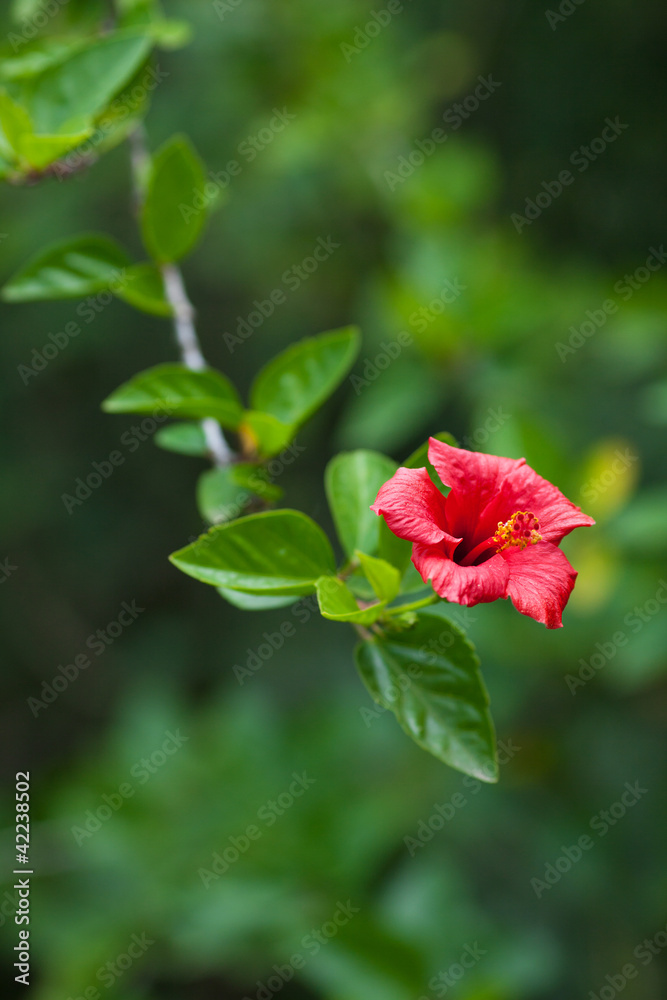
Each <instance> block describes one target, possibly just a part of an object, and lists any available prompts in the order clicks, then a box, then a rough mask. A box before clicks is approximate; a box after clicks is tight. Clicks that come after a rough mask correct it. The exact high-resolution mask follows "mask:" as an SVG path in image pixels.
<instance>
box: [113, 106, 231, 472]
mask: <svg viewBox="0 0 667 1000" xmlns="http://www.w3.org/2000/svg"><path fill="white" fill-rule="evenodd" d="M129 141H130V155H131V163H132V181H133V187H134V202H135V209H136V211H137V212H138V211H139V210H140V208H141V205H142V202H143V186H144V179H145V176H146V173H147V170H148V167H149V165H150V155H149V153H148V148H147V142H146V131H145V129H144V127H143V125H142V124H139V125H138V126H137V127H136V128H134V129H133V130H132V131H131V132H130V135H129ZM160 272H161V274H162V280H163V282H164V293H165V296H166V298H167V301H168V302H169V305H170V306H171V308H172V312H173V315H174V331H175V333H176V341H177V343H178V346H179V349H180V352H181V360H182V362H183V364H184V365H185V367H186V368H189V369H190V370H191V371H193V372H200V371H203V370H204V369H206V368H208V364H207V362H206V358H205V357H204V355H203V354H202V350H201V346H200V344H199V338H198V336H197V330H196V328H195V309H194V306H193V305H192V302H191V301H190V299H189V298H188V293H187V291H186V290H185V284H184V282H183V275H182V274H181V270H180V268H179V267H178V265H177V264H161V265H160ZM202 430H203V431H204V437H205V438H206V446H207V448H208V452H209V455H210V458H211V461H212V462H213V463H214V465H216V466H217V467H218V468H224V467H225V466H227V465H229V464H230V462H231V461H232V458H233V452H232V450H231V448H230V447H229V445H228V444H227V441H226V439H225V436H224V434H223V433H222V428H221V427H220V424H219V423H218V422H217V420H214V419H213V418H212V417H208V418H207V419H206V420H202Z"/></svg>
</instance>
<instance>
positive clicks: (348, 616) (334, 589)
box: [317, 576, 387, 625]
mask: <svg viewBox="0 0 667 1000" xmlns="http://www.w3.org/2000/svg"><path fill="white" fill-rule="evenodd" d="M317 602H318V604H319V606H320V613H321V614H322V615H323V617H324V618H330V619H331V621H335V622H350V623H351V624H354V625H371V624H372V623H373V622H374V621H377V619H378V618H379V616H380V615H381V614H382V612H383V611H384V609H385V608H386V606H387V602H386V601H381V602H380V603H378V604H373V605H371V607H370V608H360V607H359V605H358V604H357V602H356V600H355V597H354V594H353V593H352V591H351V590H349V588H348V587H346V585H345V584H344V583H343V581H342V580H339V579H338V577H336V576H322V577H320V579H319V580H318V581H317Z"/></svg>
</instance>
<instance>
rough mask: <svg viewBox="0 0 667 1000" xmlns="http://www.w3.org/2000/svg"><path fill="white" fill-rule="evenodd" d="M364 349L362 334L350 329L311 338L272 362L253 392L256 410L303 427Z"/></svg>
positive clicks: (251, 399) (258, 377)
mask: <svg viewBox="0 0 667 1000" xmlns="http://www.w3.org/2000/svg"><path fill="white" fill-rule="evenodd" d="M359 345H360V337H359V331H358V330H357V329H356V328H355V327H346V328H344V329H342V330H335V331H333V332H331V333H322V334H320V335H319V336H317V337H309V338H307V339H306V340H301V341H299V342H298V343H297V344H293V345H292V346H291V347H288V348H287V350H286V351H283V353H282V354H279V355H278V356H277V357H275V358H273V360H272V361H269V363H268V365H266V367H265V368H263V369H262V370H261V371H260V373H259V374H258V376H257V378H256V379H255V381H254V383H253V385H252V388H251V390H250V401H251V404H252V407H253V409H256V410H263V411H265V412H266V413H271V414H273V416H274V417H276V418H277V419H278V420H280V421H281V422H282V423H284V424H294V425H295V426H298V425H299V424H302V423H303V422H304V421H305V420H307V419H308V417H309V416H310V415H311V413H313V412H314V411H315V410H316V409H317V408H318V407H319V406H321V405H322V403H323V402H324V400H325V399H327V397H328V396H330V395H331V393H332V392H333V391H334V389H335V388H336V386H337V385H338V384H339V383H340V382H341V381H342V379H343V378H344V377H345V375H346V374H347V372H348V371H349V369H350V367H351V365H352V363H353V362H354V359H355V358H356V356H357V353H358V351H359Z"/></svg>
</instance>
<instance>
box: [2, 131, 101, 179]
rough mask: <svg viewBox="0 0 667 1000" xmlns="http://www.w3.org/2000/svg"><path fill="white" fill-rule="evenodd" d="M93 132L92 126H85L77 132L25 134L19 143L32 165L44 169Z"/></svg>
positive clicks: (20, 150)
mask: <svg viewBox="0 0 667 1000" xmlns="http://www.w3.org/2000/svg"><path fill="white" fill-rule="evenodd" d="M92 133H93V129H92V128H91V127H85V128H83V129H79V130H78V131H76V132H67V133H62V134H58V135H28V134H25V135H24V136H23V137H22V138H21V141H20V143H19V153H20V156H21V157H22V158H23V160H25V161H26V162H27V163H28V164H29V165H30V166H31V167H34V168H35V169H36V170H44V168H45V167H48V165H49V164H50V163H55V161H56V160H59V159H60V158H61V157H62V156H64V155H65V154H66V153H69V152H70V151H71V150H73V149H76V147H77V146H80V145H81V143H82V142H84V141H85V140H86V139H87V138H88V137H89V136H90V135H92Z"/></svg>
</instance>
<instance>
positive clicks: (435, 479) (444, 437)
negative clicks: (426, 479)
mask: <svg viewBox="0 0 667 1000" xmlns="http://www.w3.org/2000/svg"><path fill="white" fill-rule="evenodd" d="M431 437H434V438H435V439H436V440H437V441H445V442H446V444H451V446H452V448H458V446H459V445H458V441H457V440H456V438H455V437H454V436H453V434H450V433H449V432H448V431H440V433H439V434H432V435H431ZM429 443H430V438H429V440H427V441H424V443H423V444H422V445H420V446H419V448H417V449H416V451H413V452H412V454H411V455H409V456H408V458H406V460H405V461H404V462H401V465H403V466H404V467H405V468H406V469H426V471H427V472H428V474H429V476H430V477H431V482H432V483H433V485H434V486H436V487H437V488H438V489H439V490H440V491H442V490H443V482H442V480H441V479H440V476H439V475H438V473H437V472H436V471H435V468H434V467H433V466H432V465H431V463H430V462H429V460H428V449H429Z"/></svg>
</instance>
